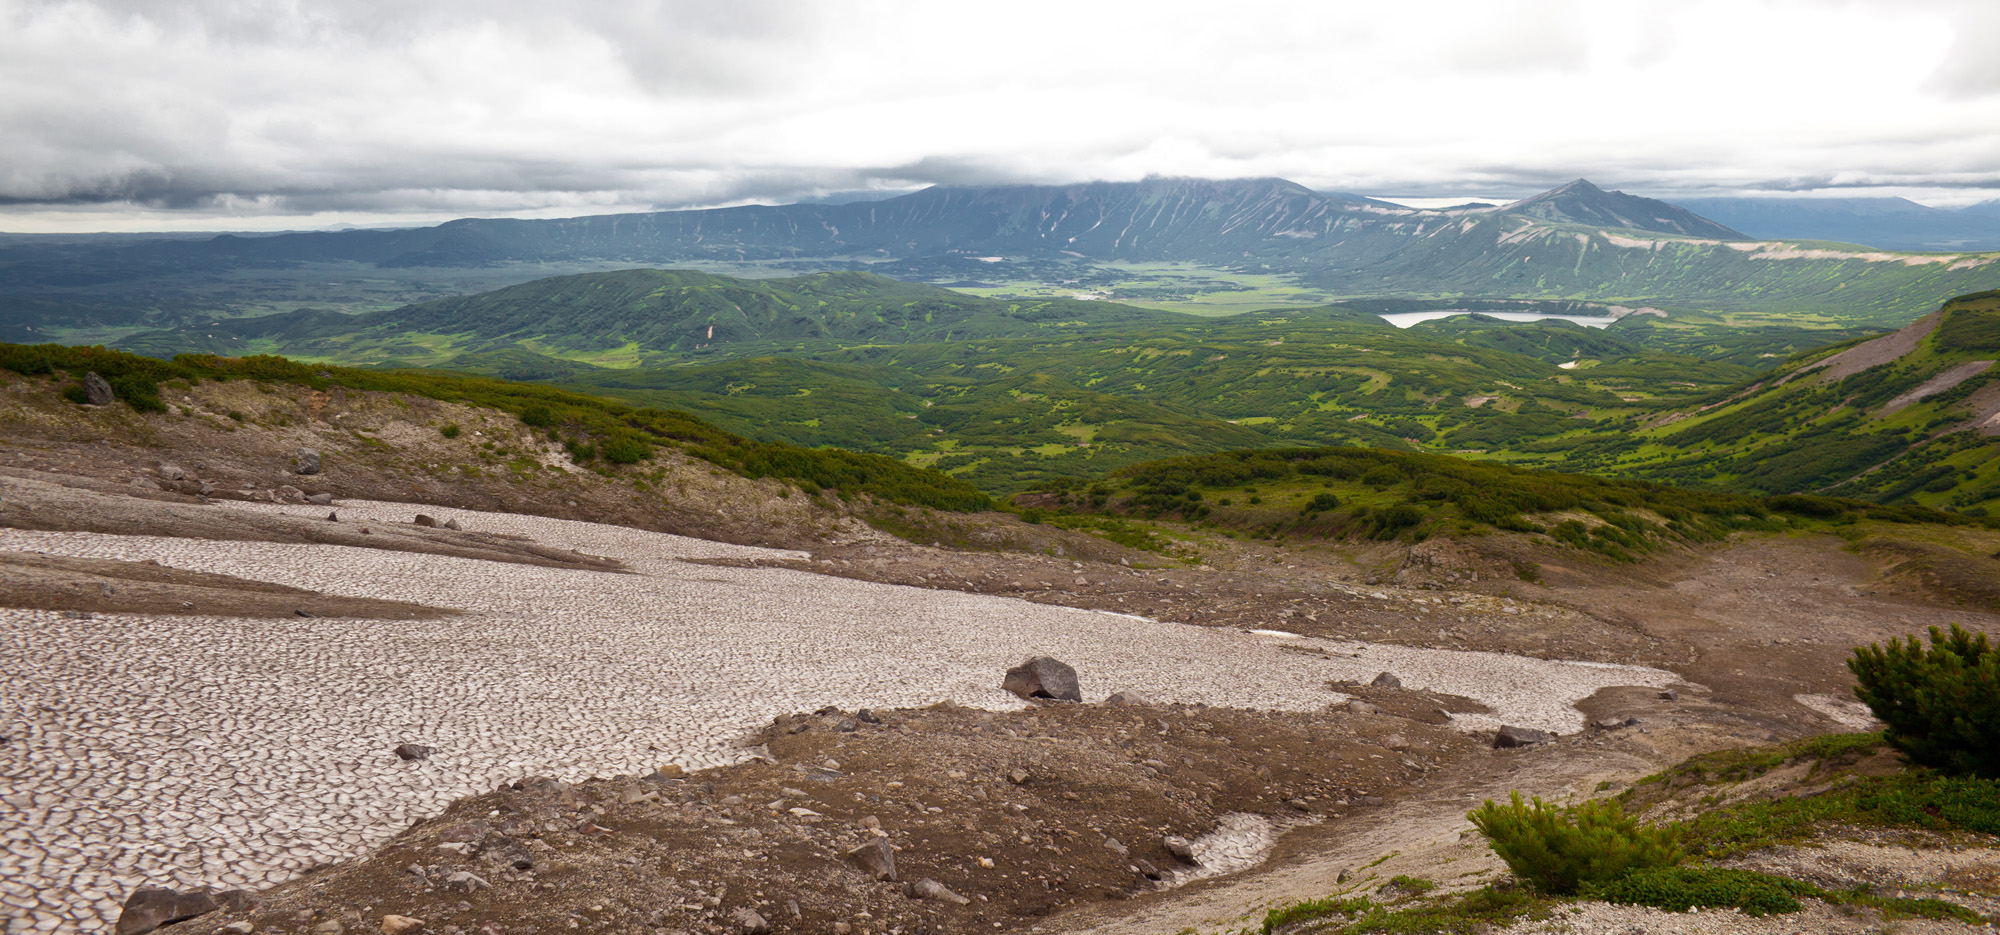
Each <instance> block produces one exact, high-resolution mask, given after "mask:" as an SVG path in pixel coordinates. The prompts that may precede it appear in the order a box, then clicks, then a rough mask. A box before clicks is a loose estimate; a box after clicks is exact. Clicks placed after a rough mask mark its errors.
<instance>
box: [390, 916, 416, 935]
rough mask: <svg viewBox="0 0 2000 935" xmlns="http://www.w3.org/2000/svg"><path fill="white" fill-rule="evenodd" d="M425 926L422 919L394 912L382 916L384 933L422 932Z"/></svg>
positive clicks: (402, 934)
mask: <svg viewBox="0 0 2000 935" xmlns="http://www.w3.org/2000/svg"><path fill="white" fill-rule="evenodd" d="M423 928H424V920H422V919H413V918H411V917H409V916H399V915H394V914H391V915H386V916H383V917H382V935H406V933H409V932H421V931H423Z"/></svg>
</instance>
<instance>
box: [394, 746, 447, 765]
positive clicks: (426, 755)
mask: <svg viewBox="0 0 2000 935" xmlns="http://www.w3.org/2000/svg"><path fill="white" fill-rule="evenodd" d="M436 752H437V751H436V750H433V749H431V748H430V747H426V746H424V745H423V744H420V743H406V744H400V745H398V746H397V747H396V757H397V759H400V760H403V761H404V762H409V761H410V760H428V759H430V757H431V754H433V753H436Z"/></svg>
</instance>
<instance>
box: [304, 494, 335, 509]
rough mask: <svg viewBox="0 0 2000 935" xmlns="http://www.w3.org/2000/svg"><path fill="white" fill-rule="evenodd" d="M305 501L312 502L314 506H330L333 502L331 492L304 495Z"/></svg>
mask: <svg viewBox="0 0 2000 935" xmlns="http://www.w3.org/2000/svg"><path fill="white" fill-rule="evenodd" d="M306 502H307V503H311V504H314V505H316V506H330V505H332V503H333V494H330V493H316V494H312V495H310V496H307V497H306Z"/></svg>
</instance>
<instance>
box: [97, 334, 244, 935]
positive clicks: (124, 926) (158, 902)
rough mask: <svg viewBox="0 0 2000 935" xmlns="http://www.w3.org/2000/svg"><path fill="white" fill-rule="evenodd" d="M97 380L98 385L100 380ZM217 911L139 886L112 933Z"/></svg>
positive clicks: (139, 932)
mask: <svg viewBox="0 0 2000 935" xmlns="http://www.w3.org/2000/svg"><path fill="white" fill-rule="evenodd" d="M91 376H93V377H95V376H97V374H94V373H93V374H91ZM98 379H99V380H100V381H102V379H103V378H102V377H99V378H98ZM85 385H86V386H87V385H88V383H86V384H85ZM110 391H111V388H110V387H109V386H106V387H105V392H107V393H108V392H110ZM218 908H220V907H218V906H216V904H215V900H214V899H213V898H212V897H210V896H209V895H208V891H207V890H189V891H187V892H185V893H182V892H176V891H174V890H170V889H165V888H163V887H158V886H142V887H139V888H138V889H136V890H133V891H132V895H130V896H127V897H125V908H124V909H123V910H122V911H120V912H119V913H118V923H117V925H116V927H115V928H113V929H112V931H113V932H114V933H115V935H143V933H145V932H151V931H153V930H155V929H158V928H159V927H161V926H163V925H172V924H174V923H175V922H185V921H187V920H188V919H192V918H194V917H196V916H202V915H207V914H209V913H211V912H214V911H215V910H216V909H218Z"/></svg>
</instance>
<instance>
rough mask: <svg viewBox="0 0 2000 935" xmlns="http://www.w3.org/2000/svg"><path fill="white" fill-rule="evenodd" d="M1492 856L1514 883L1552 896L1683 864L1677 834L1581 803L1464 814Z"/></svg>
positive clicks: (1489, 807)
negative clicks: (1516, 879)
mask: <svg viewBox="0 0 2000 935" xmlns="http://www.w3.org/2000/svg"><path fill="white" fill-rule="evenodd" d="M1465 817H1467V818H1468V819H1471V821H1472V826H1473V827H1475V828H1478V829H1479V833H1480V834H1483V835H1485V836H1486V840H1487V843H1488V844H1490V845H1492V847H1493V852H1494V853H1496V854H1498V855H1500V859H1501V860H1504V861H1506V862H1507V866H1508V868H1509V869H1511V870H1513V871H1514V875H1515V876H1517V877H1520V878H1521V879H1522V880H1525V881H1527V883H1529V884H1530V885H1532V886H1533V887H1534V888H1535V889H1537V890H1540V891H1541V892H1543V893H1547V894H1549V895H1552V896H1568V895H1572V894H1575V893H1577V892H1578V891H1579V890H1581V889H1582V888H1583V887H1584V886H1586V885H1597V884H1604V883H1609V882H1611V881H1613V880H1616V879H1618V878H1620V877H1622V876H1624V875H1625V874H1627V873H1630V872H1632V871H1634V870H1643V869H1646V868H1650V867H1671V866H1673V865H1675V864H1678V863H1680V862H1681V858H1682V856H1683V855H1682V851H1681V844H1680V829H1679V828H1677V827H1672V826H1669V827H1665V828H1660V827H1654V826H1652V825H1642V824H1640V823H1639V821H1638V819H1636V818H1627V817H1626V816H1625V813H1624V811H1623V810H1622V809H1620V808H1619V807H1618V803H1616V802H1612V801H1609V800H1597V801H1591V802H1585V803H1583V804H1582V805H1578V806H1575V807H1573V808H1561V807H1558V806H1554V805H1549V804H1547V803H1544V802H1543V801H1542V800H1541V799H1540V798H1536V799H1534V800H1533V801H1532V802H1524V801H1522V800H1521V793H1519V792H1515V793H1514V794H1513V796H1512V801H1511V802H1509V803H1508V804H1506V805H1501V804H1498V803H1495V802H1493V801H1492V800H1490V799H1489V800H1488V801H1487V802H1486V804H1485V805H1482V806H1480V807H1479V808H1476V809H1473V810H1472V811H1471V812H1468V813H1466V816H1465Z"/></svg>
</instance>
